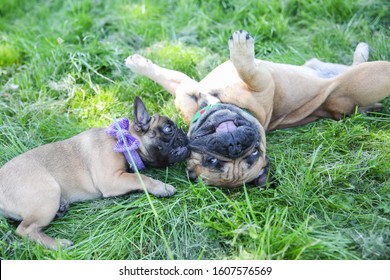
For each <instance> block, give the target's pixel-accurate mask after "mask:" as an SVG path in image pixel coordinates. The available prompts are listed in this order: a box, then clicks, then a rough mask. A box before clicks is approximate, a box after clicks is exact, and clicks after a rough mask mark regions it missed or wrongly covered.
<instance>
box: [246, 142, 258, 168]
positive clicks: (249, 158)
mask: <svg viewBox="0 0 390 280" xmlns="http://www.w3.org/2000/svg"><path fill="white" fill-rule="evenodd" d="M259 157H260V149H259V147H258V146H256V147H255V148H254V149H253V151H252V153H251V154H250V155H249V156H247V157H246V158H245V160H246V162H247V163H248V164H249V166H251V165H252V164H253V163H255V162H256V160H257V159H258V158H259Z"/></svg>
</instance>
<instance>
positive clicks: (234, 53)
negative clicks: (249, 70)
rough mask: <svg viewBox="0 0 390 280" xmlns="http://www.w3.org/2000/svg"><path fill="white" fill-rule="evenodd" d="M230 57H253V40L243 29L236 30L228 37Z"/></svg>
mask: <svg viewBox="0 0 390 280" xmlns="http://www.w3.org/2000/svg"><path fill="white" fill-rule="evenodd" d="M229 50H230V59H235V58H237V59H238V58H242V57H245V58H247V59H252V60H253V59H254V55H255V41H254V39H253V38H252V36H251V35H250V34H249V33H248V32H247V31H245V30H240V31H236V32H234V33H233V34H232V36H230V39H229Z"/></svg>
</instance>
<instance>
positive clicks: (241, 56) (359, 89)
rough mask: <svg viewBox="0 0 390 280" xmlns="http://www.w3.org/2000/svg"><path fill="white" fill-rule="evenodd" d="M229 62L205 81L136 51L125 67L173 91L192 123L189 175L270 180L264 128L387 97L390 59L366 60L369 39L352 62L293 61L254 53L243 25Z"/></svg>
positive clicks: (207, 179)
mask: <svg viewBox="0 0 390 280" xmlns="http://www.w3.org/2000/svg"><path fill="white" fill-rule="evenodd" d="M228 46H229V51H230V60H228V61H226V62H224V63H222V64H221V65H219V66H218V67H216V68H215V69H214V70H212V71H211V72H210V73H209V74H208V75H207V76H206V77H204V78H203V79H202V80H201V81H199V82H198V81H195V80H193V79H192V78H190V77H189V76H187V75H186V74H184V73H181V72H179V71H175V70H171V69H167V68H163V67H161V66H158V65H157V64H154V63H153V62H151V61H150V60H148V59H146V58H144V57H142V56H140V55H137V54H134V55H131V56H129V57H128V58H127V59H126V62H125V63H126V66H127V67H128V68H130V69H131V70H132V71H133V72H134V73H137V74H140V75H144V76H146V77H148V78H149V79H151V80H153V81H155V82H156V83H158V84H160V85H161V86H162V87H163V88H164V89H166V90H167V91H168V92H169V93H170V94H172V95H173V96H174V97H175V104H176V107H177V108H178V109H179V110H180V111H181V113H182V116H183V118H184V120H185V121H186V122H187V123H188V124H189V132H188V138H189V146H190V150H191V154H190V156H189V158H188V160H187V170H188V175H189V177H190V178H192V179H194V180H196V179H198V178H201V179H202V181H203V182H204V183H206V184H208V185H214V186H220V187H228V188H232V187H240V186H242V185H243V184H244V183H246V184H249V183H253V184H255V185H258V186H266V185H267V184H268V183H267V181H268V182H269V181H270V180H269V179H268V176H269V173H270V172H269V171H270V164H269V160H268V158H267V152H266V132H267V131H270V130H273V129H281V128H288V127H295V126H300V125H304V124H307V123H310V122H313V121H315V120H318V119H320V118H333V119H336V120H339V119H341V118H343V117H344V116H345V115H350V114H352V113H354V112H355V109H356V106H358V108H359V111H360V112H367V111H376V110H378V109H380V108H381V104H380V103H378V102H380V101H381V100H383V99H384V98H386V97H388V96H390V62H387V61H373V62H368V61H367V60H368V56H369V48H368V45H367V44H366V43H363V42H362V43H360V44H358V45H357V47H356V50H355V52H354V55H353V63H352V65H341V64H335V63H327V62H322V61H319V60H318V59H311V60H309V61H307V62H306V63H305V64H304V65H301V66H296V65H289V64H280V63H274V62H269V61H265V60H259V59H256V58H255V42H254V39H253V38H252V36H250V34H249V33H248V32H246V31H243V30H240V31H236V32H234V33H233V34H232V36H231V37H230V39H229V40H228Z"/></svg>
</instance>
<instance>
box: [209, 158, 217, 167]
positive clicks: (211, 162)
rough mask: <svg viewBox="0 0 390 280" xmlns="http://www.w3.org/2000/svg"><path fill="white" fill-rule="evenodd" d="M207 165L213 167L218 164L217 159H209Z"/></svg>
mask: <svg viewBox="0 0 390 280" xmlns="http://www.w3.org/2000/svg"><path fill="white" fill-rule="evenodd" d="M207 163H209V164H211V165H215V164H217V163H218V159H216V158H215V157H209V158H208V159H207Z"/></svg>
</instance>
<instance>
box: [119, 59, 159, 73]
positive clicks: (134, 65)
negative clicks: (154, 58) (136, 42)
mask: <svg viewBox="0 0 390 280" xmlns="http://www.w3.org/2000/svg"><path fill="white" fill-rule="evenodd" d="M125 65H126V67H128V68H130V70H131V71H133V72H134V73H137V74H142V75H145V74H146V73H148V71H150V69H151V68H152V66H153V63H152V62H151V61H150V60H149V59H146V58H145V57H143V56H141V55H139V54H134V55H131V56H129V57H128V58H126V60H125Z"/></svg>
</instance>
